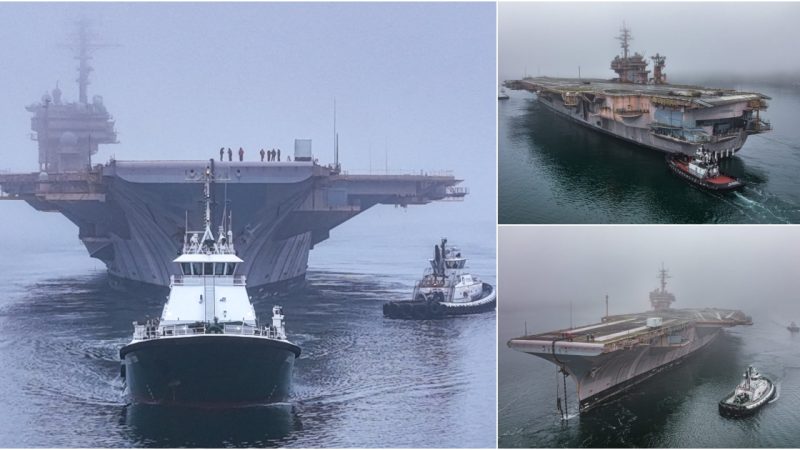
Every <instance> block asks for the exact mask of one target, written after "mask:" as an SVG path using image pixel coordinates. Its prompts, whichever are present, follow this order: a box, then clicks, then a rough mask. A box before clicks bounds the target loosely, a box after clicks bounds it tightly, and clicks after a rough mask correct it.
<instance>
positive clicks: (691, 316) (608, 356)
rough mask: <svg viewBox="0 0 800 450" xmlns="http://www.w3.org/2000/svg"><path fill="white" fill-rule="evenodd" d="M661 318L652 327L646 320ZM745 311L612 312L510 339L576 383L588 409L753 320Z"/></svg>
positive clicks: (582, 406) (583, 409)
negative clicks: (593, 319)
mask: <svg viewBox="0 0 800 450" xmlns="http://www.w3.org/2000/svg"><path fill="white" fill-rule="evenodd" d="M655 317H658V318H660V319H661V320H662V321H663V322H662V323H661V324H660V325H658V326H648V323H647V319H648V318H655ZM749 323H750V319H749V318H748V317H746V316H745V315H744V314H743V313H742V312H741V311H735V310H720V309H699V310H696V309H670V310H665V311H651V312H647V313H640V314H629V315H621V316H610V317H607V318H605V319H604V321H603V322H602V323H599V324H593V325H588V326H584V327H579V328H574V329H567V330H558V331H553V332H548V333H542V334H536V335H529V336H522V337H519V338H514V339H511V340H510V341H508V346H509V347H510V348H512V349H514V350H517V351H520V352H524V353H528V354H531V355H534V356H538V357H541V358H544V359H546V360H548V361H550V362H552V363H554V364H556V365H558V366H559V367H561V368H562V369H563V370H565V371H566V373H567V374H569V376H570V377H571V378H572V379H573V380H574V381H575V384H576V389H577V394H578V400H579V405H580V411H581V412H586V411H588V410H590V409H592V408H594V407H596V406H598V405H600V404H602V403H603V402H604V401H606V400H608V399H610V398H612V397H614V396H616V395H618V394H620V393H622V392H624V391H625V390H627V389H629V388H631V387H632V386H635V385H636V384H638V383H640V382H642V381H644V380H646V379H648V378H650V377H652V376H654V375H656V374H658V373H659V372H662V371H664V370H666V369H669V368H671V367H673V366H675V365H677V364H680V363H681V362H682V361H684V360H685V359H686V358H688V357H690V356H691V355H693V354H695V353H696V352H698V351H699V350H701V349H703V348H704V347H706V346H707V345H708V344H709V343H711V342H712V341H713V340H714V338H716V337H717V336H718V335H719V333H720V332H721V330H722V329H723V328H725V327H730V326H735V325H745V324H749Z"/></svg>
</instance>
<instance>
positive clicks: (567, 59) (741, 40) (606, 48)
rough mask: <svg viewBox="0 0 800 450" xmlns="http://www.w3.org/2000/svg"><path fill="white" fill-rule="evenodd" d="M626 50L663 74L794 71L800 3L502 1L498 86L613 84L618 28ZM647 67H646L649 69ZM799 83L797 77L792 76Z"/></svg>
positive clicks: (799, 63) (796, 67) (799, 34)
mask: <svg viewBox="0 0 800 450" xmlns="http://www.w3.org/2000/svg"><path fill="white" fill-rule="evenodd" d="M623 21H625V22H626V23H627V25H628V27H629V28H630V29H631V33H632V35H633V39H634V40H633V41H632V44H631V50H634V51H638V52H640V53H644V54H645V56H647V57H648V59H649V57H650V56H652V55H655V54H656V53H657V52H658V53H660V54H662V55H666V56H667V61H666V63H667V65H666V70H665V71H666V73H667V75H668V76H669V75H670V74H673V75H674V76H676V77H679V78H681V79H684V78H686V77H687V76H688V79H689V80H691V75H692V74H698V73H699V74H713V73H715V72H727V73H733V74H735V75H745V74H761V73H769V72H797V71H798V70H800V58H797V57H796V56H795V53H796V48H795V47H796V46H797V44H798V42H800V27H798V26H797V23H798V21H800V3H797V2H782V3H767V2H752V3H744V2H741V3H740V2H713V3H708V2H671V3H662V2H644V3H630V2H625V3H620V2H591V3H582V2H558V3H552V2H531V3H520V2H502V1H501V2H500V3H499V7H498V24H499V25H498V27H499V33H498V34H499V53H498V58H499V66H500V79H501V80H504V79H517V78H520V77H521V76H522V75H523V73H524V72H525V71H526V70H527V74H528V75H533V76H536V75H537V73H538V74H541V75H542V76H545V75H547V76H564V77H577V75H578V66H581V74H582V75H583V76H585V77H599V78H611V77H613V76H614V72H612V71H611V69H609V65H610V62H611V59H613V57H614V55H617V54H620V53H621V49H620V47H619V41H617V40H616V39H614V38H615V37H616V36H617V35H618V34H619V29H620V27H621V26H622V22H623ZM650 67H651V68H652V61H651V64H650ZM795 78H798V77H795Z"/></svg>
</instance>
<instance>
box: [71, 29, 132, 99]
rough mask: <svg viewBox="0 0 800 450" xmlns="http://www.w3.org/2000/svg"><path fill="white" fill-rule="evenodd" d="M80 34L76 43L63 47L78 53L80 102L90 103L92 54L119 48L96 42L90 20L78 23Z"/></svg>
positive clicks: (76, 57)
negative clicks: (105, 49)
mask: <svg viewBox="0 0 800 450" xmlns="http://www.w3.org/2000/svg"><path fill="white" fill-rule="evenodd" d="M77 25H78V33H77V36H76V39H75V41H76V42H75V43H72V44H67V45H63V46H64V47H68V48H71V49H73V50H75V51H76V53H77V54H76V56H75V59H77V60H78V79H77V80H76V81H77V82H78V92H79V93H78V100H79V102H80V103H84V104H86V103H88V97H89V95H88V87H89V84H90V82H89V73H91V72H92V70H94V68H93V67H92V66H90V65H89V60H90V59H92V55H91V54H92V52H93V51H95V50H97V49H99V48H105V47H119V45H116V44H104V43H99V42H97V40H96V37H97V36H96V35H95V34H94V33H92V32H91V30H90V25H91V23H90V21H89V19H87V18H85V17H83V18H81V19H79V20H78V21H77Z"/></svg>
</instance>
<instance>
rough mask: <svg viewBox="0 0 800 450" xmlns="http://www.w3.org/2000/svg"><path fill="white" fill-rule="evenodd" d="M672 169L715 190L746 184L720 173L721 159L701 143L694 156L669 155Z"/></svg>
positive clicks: (690, 180) (687, 178)
mask: <svg viewBox="0 0 800 450" xmlns="http://www.w3.org/2000/svg"><path fill="white" fill-rule="evenodd" d="M667 165H669V168H670V170H672V171H673V172H675V173H676V174H678V175H679V176H681V177H682V178H684V179H686V180H687V181H689V182H691V183H694V184H696V185H698V186H700V187H704V188H706V189H711V190H714V191H729V190H733V189H738V188H740V187H742V186H744V183H742V182H741V181H739V180H737V179H736V178H734V177H732V176H730V175H725V174H722V173H720V171H719V159H718V158H717V156H716V154H715V153H712V152H708V151H706V149H705V148H704V147H703V146H702V145H701V146H700V147H699V148H698V149H697V151H696V152H695V154H694V157H689V156H686V155H669V156H667Z"/></svg>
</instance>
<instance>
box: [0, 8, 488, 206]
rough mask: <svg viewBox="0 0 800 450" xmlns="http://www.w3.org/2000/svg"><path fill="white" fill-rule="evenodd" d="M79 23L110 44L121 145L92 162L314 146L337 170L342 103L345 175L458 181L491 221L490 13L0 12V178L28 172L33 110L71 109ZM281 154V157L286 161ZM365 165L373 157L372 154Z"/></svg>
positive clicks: (103, 59)
mask: <svg viewBox="0 0 800 450" xmlns="http://www.w3.org/2000/svg"><path fill="white" fill-rule="evenodd" d="M81 15H84V16H86V17H88V18H90V19H93V20H95V21H96V23H97V26H96V28H95V31H96V32H97V34H99V35H100V36H101V38H102V40H103V41H106V42H109V43H115V44H119V45H120V47H118V48H109V49H102V50H98V51H97V52H96V53H95V58H94V60H93V65H94V67H95V71H94V72H93V73H92V75H91V83H92V84H91V85H90V86H89V96H90V98H91V96H92V95H95V94H100V95H102V96H103V97H104V103H105V105H106V106H107V107H108V109H109V111H110V112H111V114H113V115H114V117H115V118H116V121H117V130H118V132H119V140H120V144H117V145H107V146H105V147H103V148H101V151H100V153H99V154H98V155H97V156H96V158H95V160H96V161H102V162H104V161H106V160H107V159H108V158H109V157H110V156H111V155H115V156H116V157H117V158H118V159H154V158H162V159H197V158H208V157H213V156H214V155H215V154H217V150H218V149H219V147H220V146H226V147H228V146H229V147H232V148H234V149H237V148H238V147H239V146H243V147H244V148H245V150H246V151H247V152H248V153H246V155H245V156H246V157H249V158H255V157H256V152H257V151H258V149H259V148H261V147H267V148H270V147H273V146H274V147H279V148H281V149H282V150H284V151H285V150H290V149H292V147H293V142H294V139H295V138H311V139H313V149H314V153H315V155H316V156H317V157H318V158H319V160H320V162H322V163H327V162H331V161H332V159H333V157H332V141H333V137H332V135H333V131H332V128H333V99H334V97H335V98H336V99H337V110H338V131H339V135H340V139H339V142H340V157H341V161H342V163H343V166H344V169H345V170H349V171H350V172H362V173H363V172H368V171H369V168H370V159H371V160H372V167H373V170H374V171H375V172H377V171H383V170H384V168H385V167H386V157H385V155H386V150H387V148H388V166H389V169H390V171H419V170H420V169H424V170H427V171H436V170H442V169H452V170H454V171H455V174H456V175H457V176H459V177H463V178H465V179H466V180H467V185H468V186H469V187H470V188H471V191H472V195H471V196H470V198H469V200H468V201H469V202H470V203H471V204H472V205H473V207H479V208H480V209H481V210H483V211H486V214H487V216H490V218H491V217H493V215H494V211H495V207H494V205H495V198H496V194H495V185H496V181H495V175H494V174H495V173H496V170H495V134H496V133H495V123H496V118H495V117H496V116H495V109H496V101H497V100H496V98H495V95H496V93H497V84H496V62H495V5H494V4H493V3H483V4H450V3H448V4H392V3H380V4H341V3H339V4H317V3H289V4H287V3H277V4H268V3H246V4H242V3H238V4H229V3H224V4H219V3H202V4H198V3H183V4H175V3H172V4H161V3H85V4H70V3H56V4H52V3H50V4H24V3H23V4H18V3H5V2H2V3H0V42H3V43H4V45H3V46H2V50H1V51H0V52H1V53H0V60H2V61H3V67H4V70H2V71H0V92H2V98H3V101H2V102H0V139H2V144H3V145H2V146H0V159H1V160H2V162H0V169H11V170H18V171H32V170H35V168H36V167H37V165H36V160H37V154H36V143H35V142H32V141H30V139H29V133H30V114H29V113H28V112H27V111H25V109H24V106H26V105H29V104H31V103H33V102H35V101H37V100H39V99H40V98H41V96H42V94H43V93H44V91H45V90H51V89H52V88H53V87H54V86H55V84H56V82H57V81H58V82H60V87H61V89H62V90H63V91H64V98H65V100H68V101H72V100H75V99H76V98H77V86H76V83H75V81H74V80H75V78H76V61H75V60H74V59H72V55H71V53H70V51H69V50H68V49H65V48H61V47H59V44H61V43H64V42H66V41H67V37H68V36H69V35H70V33H72V32H73V31H74V30H73V28H72V27H73V21H74V20H75V19H77V18H78V17H80V16H81ZM284 154H285V153H284ZM370 155H371V157H370Z"/></svg>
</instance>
